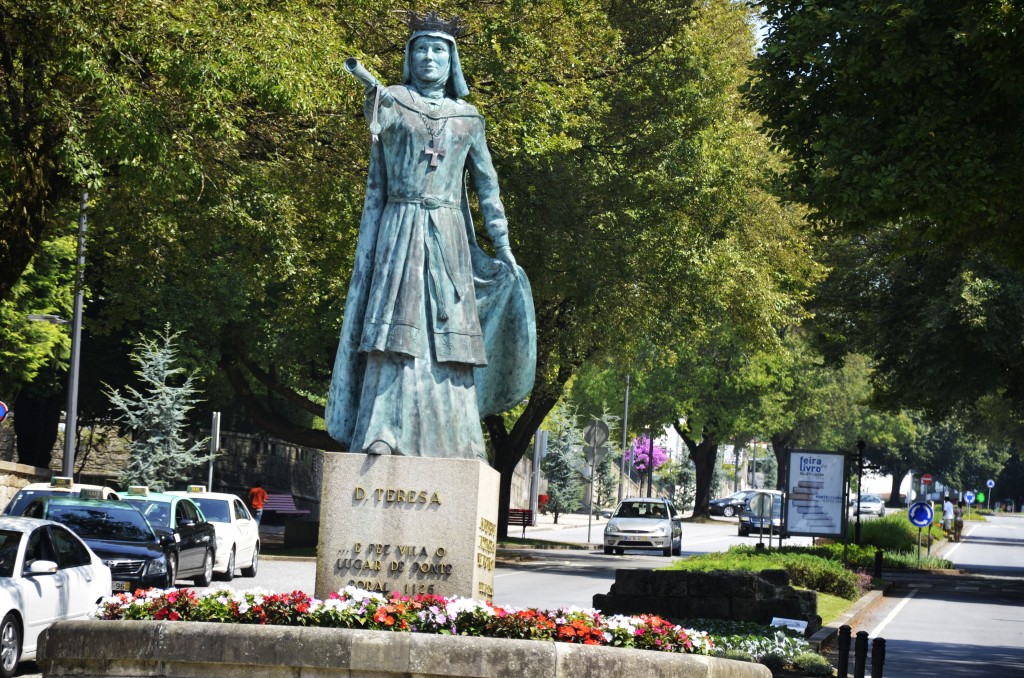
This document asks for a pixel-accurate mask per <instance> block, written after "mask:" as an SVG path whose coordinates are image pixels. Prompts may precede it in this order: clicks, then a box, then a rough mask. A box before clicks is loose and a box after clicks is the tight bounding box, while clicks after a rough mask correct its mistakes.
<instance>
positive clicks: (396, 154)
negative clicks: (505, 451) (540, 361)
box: [326, 12, 536, 460]
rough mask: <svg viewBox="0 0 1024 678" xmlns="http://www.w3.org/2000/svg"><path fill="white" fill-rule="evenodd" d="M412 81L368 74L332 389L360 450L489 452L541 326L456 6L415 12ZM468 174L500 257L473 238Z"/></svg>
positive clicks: (346, 440)
mask: <svg viewBox="0 0 1024 678" xmlns="http://www.w3.org/2000/svg"><path fill="white" fill-rule="evenodd" d="M409 25H410V28H411V29H412V35H411V37H410V38H409V41H408V43H407V44H406V49H405V68H404V74H403V75H404V78H403V79H404V84H402V85H394V86H390V87H386V88H385V87H383V86H381V85H380V84H379V83H377V82H376V81H375V80H374V79H373V78H372V76H369V74H367V73H366V72H365V71H362V70H361V69H360V68H359V67H358V65H357V64H355V62H354V60H351V59H350V60H349V63H350V66H351V67H352V68H351V70H354V71H358V72H357V75H359V74H360V73H361V74H362V79H364V81H366V83H367V85H368V86H367V89H366V103H365V112H366V117H367V120H369V121H370V131H371V134H372V135H373V137H374V143H372V144H371V153H370V169H369V178H368V180H367V184H366V199H365V202H364V204H363V217H362V221H361V222H360V228H359V241H358V244H357V247H356V260H355V266H354V269H353V271H352V279H351V282H350V284H349V291H348V296H347V298H346V302H345V311H344V319H343V322H342V328H341V340H340V342H339V344H338V352H337V355H336V358H335V364H334V373H333V376H332V379H331V389H330V393H329V395H328V401H327V415H326V418H327V429H328V432H329V433H330V434H331V436H332V437H333V438H335V439H336V440H338V441H339V442H341V443H342V444H343V445H345V446H346V448H347V449H349V450H350V451H352V452H367V453H369V454H400V455H407V456H424V457H454V458H470V459H483V460H486V451H485V448H484V441H483V434H482V431H481V428H480V418H481V417H483V416H486V415H488V414H494V413H497V412H501V411H504V410H506V409H509V408H510V407H512V406H514V405H516V404H517V403H518V402H520V401H521V400H522V399H523V398H524V397H525V396H526V395H527V394H528V393H529V391H530V390H531V389H532V388H533V378H534V369H535V365H536V328H535V321H534V313H533V301H532V297H531V294H530V287H529V282H528V281H527V279H526V275H525V273H523V270H522V269H521V268H519V267H518V266H517V265H516V260H515V258H514V257H513V255H512V250H511V248H510V247H509V239H508V222H507V221H506V219H505V208H504V206H503V205H502V202H501V198H500V197H499V192H498V177H497V174H496V173H495V170H494V166H493V164H492V162H491V154H490V152H489V151H488V148H487V142H486V140H485V137H484V120H483V118H482V117H481V115H480V114H479V113H478V112H477V110H476V108H474V107H473V106H472V105H470V104H468V103H466V102H465V101H463V99H462V97H465V96H466V95H467V94H468V93H469V90H468V87H467V86H466V80H465V78H464V76H463V74H462V67H461V64H460V62H459V55H458V51H457V50H456V45H455V38H456V36H457V34H458V33H459V32H460V22H459V20H458V19H457V18H455V19H452V20H447V21H446V20H443V19H441V18H440V17H439V16H438V15H437V14H435V13H433V12H429V13H427V14H425V15H419V14H416V13H414V12H410V13H409ZM467 172H468V176H469V180H470V184H471V185H472V187H473V189H474V191H475V193H476V195H477V198H478V202H479V209H480V214H481V216H482V218H483V224H484V226H485V228H486V233H487V236H488V239H489V240H490V241H491V244H492V245H493V248H494V252H495V257H494V258H492V257H490V256H488V255H487V254H486V253H485V252H484V251H483V250H481V249H480V247H479V246H478V245H477V241H476V234H475V231H474V228H473V222H472V217H471V214H470V210H469V204H468V196H467V191H466V184H467V182H466V176H467Z"/></svg>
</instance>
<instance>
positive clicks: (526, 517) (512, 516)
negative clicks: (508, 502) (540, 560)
mask: <svg viewBox="0 0 1024 678" xmlns="http://www.w3.org/2000/svg"><path fill="white" fill-rule="evenodd" d="M508 524H509V525H522V526H523V537H524V538H525V537H526V526H527V525H529V526H530V527H533V525H534V522H533V511H531V510H530V509H520V508H510V509H509V510H508Z"/></svg>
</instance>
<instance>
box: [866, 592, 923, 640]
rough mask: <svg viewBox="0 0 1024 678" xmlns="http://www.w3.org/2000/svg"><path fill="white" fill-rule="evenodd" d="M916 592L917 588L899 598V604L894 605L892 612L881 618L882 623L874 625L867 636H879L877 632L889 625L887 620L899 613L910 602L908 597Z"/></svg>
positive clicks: (889, 620) (879, 632) (911, 596)
mask: <svg viewBox="0 0 1024 678" xmlns="http://www.w3.org/2000/svg"><path fill="white" fill-rule="evenodd" d="M916 593H917V589H913V590H911V592H910V593H908V594H907V597H906V598H904V599H903V600H901V601H900V604H899V605H897V606H896V607H894V608H893V610H892V612H890V613H889V614H887V615H886V616H885V619H883V620H882V623H881V624H879V625H878V626H876V627H875V628H874V629H872V631H871V633H869V634H868V636H870V637H871V638H879V637H880V635H879V634H881V633H882V631H884V630H885V627H886V626H888V625H889V622H891V621H892V620H893V619H895V618H896V615H898V614H899V613H900V610H902V609H903V608H904V607H906V606H907V603H909V602H910V599H911V598H913V597H914V594H916Z"/></svg>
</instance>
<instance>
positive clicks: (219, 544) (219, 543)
mask: <svg viewBox="0 0 1024 678" xmlns="http://www.w3.org/2000/svg"><path fill="white" fill-rule="evenodd" d="M222 548H224V538H223V537H221V536H220V535H219V534H218V535H217V550H218V551H220V550H221V549H222Z"/></svg>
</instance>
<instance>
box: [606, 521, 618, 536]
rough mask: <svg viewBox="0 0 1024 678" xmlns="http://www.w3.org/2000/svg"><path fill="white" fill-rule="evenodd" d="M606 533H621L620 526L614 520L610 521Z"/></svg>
mask: <svg viewBox="0 0 1024 678" xmlns="http://www.w3.org/2000/svg"><path fill="white" fill-rule="evenodd" d="M604 531H605V533H608V532H618V531H619V524H618V523H617V522H615V520H614V519H612V520H609V521H608V524H607V525H605V526H604Z"/></svg>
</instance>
